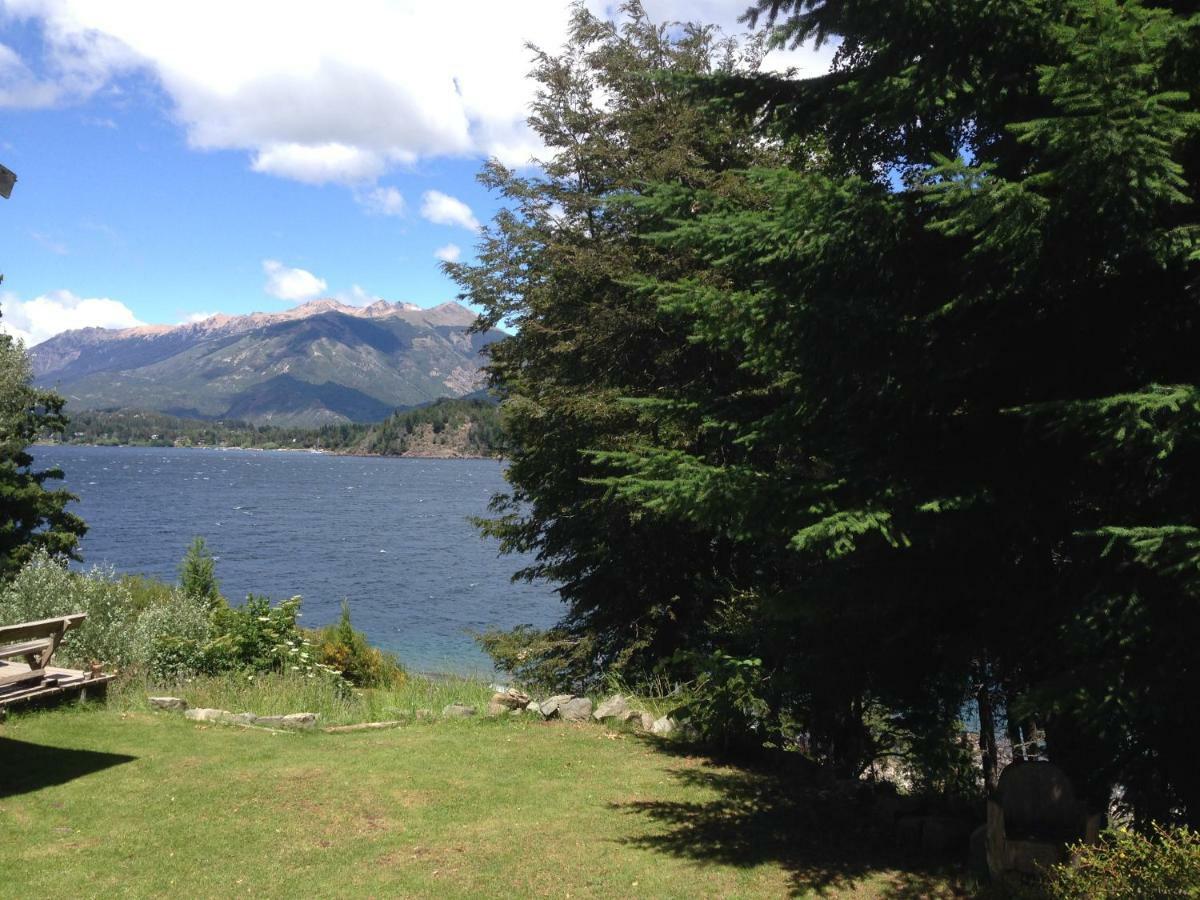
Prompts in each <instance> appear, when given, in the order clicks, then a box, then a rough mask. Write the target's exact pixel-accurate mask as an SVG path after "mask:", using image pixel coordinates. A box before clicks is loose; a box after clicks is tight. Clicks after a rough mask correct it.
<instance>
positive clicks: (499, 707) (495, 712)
mask: <svg viewBox="0 0 1200 900" xmlns="http://www.w3.org/2000/svg"><path fill="white" fill-rule="evenodd" d="M508 711H509V710H508V707H507V706H505V705H504V704H503V703H500V702H499V701H498V700H496V698H495V697H493V698H492V699H491V701H489V702H488V707H487V714H488V715H489V716H502V715H504V714H505V713H506V712H508Z"/></svg>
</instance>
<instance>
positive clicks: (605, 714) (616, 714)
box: [592, 694, 633, 722]
mask: <svg viewBox="0 0 1200 900" xmlns="http://www.w3.org/2000/svg"><path fill="white" fill-rule="evenodd" d="M632 715H633V710H631V709H630V708H629V704H628V703H627V702H626V700H625V698H624V697H622V696H621V695H620V694H614V695H613V696H611V697H609V698H608V699H607V700H605V701H604V702H603V703H601V704H600V705H599V706H598V707H596V711H595V712H594V713H592V717H593V718H594V719H595V720H596V721H597V722H603V721H604V720H605V719H617V720H619V721H621V722H626V721H628V720H629V717H630V716H632Z"/></svg>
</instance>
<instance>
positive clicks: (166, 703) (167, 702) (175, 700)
mask: <svg viewBox="0 0 1200 900" xmlns="http://www.w3.org/2000/svg"><path fill="white" fill-rule="evenodd" d="M147 699H149V701H150V705H151V706H153V707H154V708H155V709H171V710H176V709H177V710H181V711H182V710H185V709H187V708H188V702H187V701H186V700H184V699H183V698H182V697H149V698H147Z"/></svg>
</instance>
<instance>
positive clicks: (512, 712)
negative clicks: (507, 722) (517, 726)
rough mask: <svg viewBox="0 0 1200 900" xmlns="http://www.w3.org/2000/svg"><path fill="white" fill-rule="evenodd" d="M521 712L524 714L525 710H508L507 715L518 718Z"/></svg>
mask: <svg viewBox="0 0 1200 900" xmlns="http://www.w3.org/2000/svg"><path fill="white" fill-rule="evenodd" d="M523 712H525V710H523V709H510V710H509V711H508V714H509V715H510V716H519V715H521V714H522V713H523Z"/></svg>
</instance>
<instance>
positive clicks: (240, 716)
mask: <svg viewBox="0 0 1200 900" xmlns="http://www.w3.org/2000/svg"><path fill="white" fill-rule="evenodd" d="M221 721H222V722H224V723H225V724H226V725H254V724H256V723H257V722H258V716H256V715H255V714H254V713H252V712H240V713H226V714H225V715H223V716H221Z"/></svg>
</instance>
